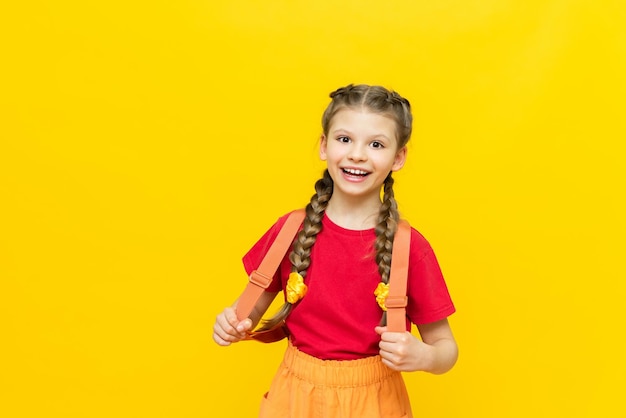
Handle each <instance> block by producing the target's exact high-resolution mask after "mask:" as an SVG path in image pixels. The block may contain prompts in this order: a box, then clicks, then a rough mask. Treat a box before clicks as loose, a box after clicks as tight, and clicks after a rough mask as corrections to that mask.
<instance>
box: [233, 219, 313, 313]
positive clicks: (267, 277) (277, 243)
mask: <svg viewBox="0 0 626 418" xmlns="http://www.w3.org/2000/svg"><path fill="white" fill-rule="evenodd" d="M304 216H305V211H304V209H298V210H295V211H293V212H291V213H290V214H289V217H288V218H287V220H286V221H285V224H284V225H283V227H282V228H281V229H280V231H279V232H278V235H277V236H276V239H275V240H274V242H273V243H272V245H271V246H270V249H269V250H268V251H267V254H266V255H265V257H264V258H263V261H261V265H259V267H258V268H257V269H256V270H254V271H253V272H252V273H251V274H250V281H249V282H248V285H247V286H246V288H245V289H244V291H243V293H242V294H241V297H240V298H239V301H238V302H237V309H236V312H237V319H238V320H240V321H242V320H244V319H246V318H248V317H249V316H250V313H251V312H252V310H253V309H254V306H255V305H256V303H257V301H258V300H259V298H260V297H261V295H262V294H263V292H264V291H265V289H267V287H268V286H269V285H270V283H271V282H272V278H273V277H274V274H275V273H276V270H277V269H278V266H279V265H280V262H281V261H282V260H283V258H284V257H285V254H287V250H288V249H289V247H290V246H291V244H292V243H293V239H294V236H295V235H296V233H297V232H298V229H300V225H302V221H303V220H304Z"/></svg>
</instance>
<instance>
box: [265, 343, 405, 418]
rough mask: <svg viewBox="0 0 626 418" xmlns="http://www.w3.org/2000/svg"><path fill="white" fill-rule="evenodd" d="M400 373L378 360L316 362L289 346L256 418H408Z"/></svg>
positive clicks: (370, 358) (318, 360)
mask: <svg viewBox="0 0 626 418" xmlns="http://www.w3.org/2000/svg"><path fill="white" fill-rule="evenodd" d="M412 416H413V415H412V414H411V405H410V402H409V396H408V394H407V391H406V386H405V385H404V380H403V379H402V375H401V373H400V372H397V371H393V370H391V369H390V368H388V367H387V366H385V365H384V364H383V363H382V362H381V359H380V357H379V356H375V357H368V358H364V359H359V360H341V361H339V360H320V359H318V358H315V357H312V356H310V355H308V354H305V353H303V352H301V351H299V350H298V349H297V348H295V347H293V346H292V345H291V343H289V346H288V347H287V351H286V352H285V357H284V358H283V361H282V363H281V365H280V367H279V369H278V372H277V373H276V376H275V377H274V380H273V381H272V384H271V386H270V390H269V392H268V393H266V394H265V396H264V397H263V400H262V403H261V412H260V414H259V418H383V417H384V418H404V417H409V418H411V417H412Z"/></svg>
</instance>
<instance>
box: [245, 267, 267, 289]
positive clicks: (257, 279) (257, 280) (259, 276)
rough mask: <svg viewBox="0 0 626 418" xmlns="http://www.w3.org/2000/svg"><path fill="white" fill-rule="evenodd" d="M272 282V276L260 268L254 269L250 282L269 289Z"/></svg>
mask: <svg viewBox="0 0 626 418" xmlns="http://www.w3.org/2000/svg"><path fill="white" fill-rule="evenodd" d="M271 282H272V278H271V277H268V276H266V275H265V274H263V273H261V272H260V271H258V270H254V271H253V272H252V273H250V283H252V284H255V285H257V286H259V287H261V288H263V289H267V287H268V286H269V285H270V283H271Z"/></svg>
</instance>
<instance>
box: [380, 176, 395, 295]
mask: <svg viewBox="0 0 626 418" xmlns="http://www.w3.org/2000/svg"><path fill="white" fill-rule="evenodd" d="M393 183H394V180H393V177H391V173H389V174H388V175H387V178H386V179H385V184H384V188H383V202H382V205H381V206H380V211H379V213H378V221H377V225H376V241H375V242H374V249H375V250H376V263H377V264H378V272H379V273H380V277H381V280H382V281H383V283H388V282H389V272H390V271H391V252H392V250H393V237H394V236H395V234H396V229H397V228H398V220H399V218H400V216H399V214H398V204H397V203H396V199H395V197H394V193H393Z"/></svg>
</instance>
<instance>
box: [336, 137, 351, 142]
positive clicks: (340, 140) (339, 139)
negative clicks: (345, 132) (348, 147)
mask: <svg viewBox="0 0 626 418" xmlns="http://www.w3.org/2000/svg"><path fill="white" fill-rule="evenodd" d="M337 140H338V141H339V142H350V138H348V137H347V136H340V137H339V138H337Z"/></svg>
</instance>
